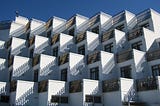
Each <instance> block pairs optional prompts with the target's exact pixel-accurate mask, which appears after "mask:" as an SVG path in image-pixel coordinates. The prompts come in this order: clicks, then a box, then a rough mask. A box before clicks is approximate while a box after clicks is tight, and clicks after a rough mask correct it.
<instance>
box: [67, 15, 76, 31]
mask: <svg viewBox="0 0 160 106" xmlns="http://www.w3.org/2000/svg"><path fill="white" fill-rule="evenodd" d="M75 23H76V18H75V17H72V18H71V19H69V20H68V21H67V23H66V28H67V29H68V28H70V27H71V26H73V25H74V24H75Z"/></svg>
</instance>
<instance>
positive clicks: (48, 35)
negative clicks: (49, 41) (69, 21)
mask: <svg viewBox="0 0 160 106" xmlns="http://www.w3.org/2000/svg"><path fill="white" fill-rule="evenodd" d="M51 33H52V31H51V30H50V31H48V32H47V37H48V38H50V37H51Z"/></svg>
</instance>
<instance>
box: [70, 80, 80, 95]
mask: <svg viewBox="0 0 160 106" xmlns="http://www.w3.org/2000/svg"><path fill="white" fill-rule="evenodd" d="M82 84H83V83H82V81H81V80H76V81H71V82H69V93H76V92H82V89H83V85H82Z"/></svg>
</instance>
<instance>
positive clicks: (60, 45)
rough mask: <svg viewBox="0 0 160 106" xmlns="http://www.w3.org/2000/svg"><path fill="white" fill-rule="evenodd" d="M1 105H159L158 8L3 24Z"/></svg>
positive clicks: (0, 23) (0, 33)
mask: <svg viewBox="0 0 160 106" xmlns="http://www.w3.org/2000/svg"><path fill="white" fill-rule="evenodd" d="M0 106H160V13H158V12H156V11H155V10H153V9H147V10H144V11H142V12H140V13H138V14H134V13H131V12H129V11H127V10H124V11H122V12H119V13H117V14H116V15H114V16H111V15H109V14H106V13H104V12H99V13H97V14H95V15H93V16H91V17H89V18H88V17H85V16H82V15H79V14H76V15H74V16H72V17H71V18H70V19H68V20H67V19H62V18H59V17H55V16H54V17H51V18H49V19H48V21H46V22H44V21H41V20H37V19H33V18H32V19H28V18H26V17H23V16H16V17H15V20H7V21H0Z"/></svg>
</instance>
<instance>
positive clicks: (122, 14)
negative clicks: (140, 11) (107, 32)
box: [113, 12, 125, 25]
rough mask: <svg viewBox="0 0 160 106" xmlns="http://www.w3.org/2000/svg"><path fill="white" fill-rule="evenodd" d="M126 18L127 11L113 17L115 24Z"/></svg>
mask: <svg viewBox="0 0 160 106" xmlns="http://www.w3.org/2000/svg"><path fill="white" fill-rule="evenodd" d="M124 20H125V12H121V13H119V14H118V15H116V16H114V17H113V25H115V24H117V23H119V22H121V21H124Z"/></svg>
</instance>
